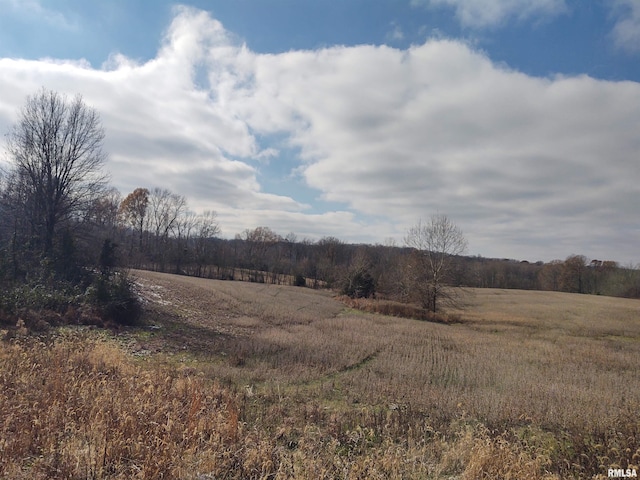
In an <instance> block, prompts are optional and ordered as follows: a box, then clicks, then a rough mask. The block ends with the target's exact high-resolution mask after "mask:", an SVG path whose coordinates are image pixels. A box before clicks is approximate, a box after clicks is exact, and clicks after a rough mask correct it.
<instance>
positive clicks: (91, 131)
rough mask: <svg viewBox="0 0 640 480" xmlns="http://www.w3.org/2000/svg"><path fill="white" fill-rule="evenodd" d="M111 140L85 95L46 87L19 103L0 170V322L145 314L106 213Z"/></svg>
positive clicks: (126, 318) (124, 319) (119, 319)
mask: <svg viewBox="0 0 640 480" xmlns="http://www.w3.org/2000/svg"><path fill="white" fill-rule="evenodd" d="M103 139H104V132H103V130H102V127H101V124H100V119H99V116H98V114H97V112H96V111H95V110H93V109H91V108H90V107H88V106H87V105H85V104H84V102H83V101H82V98H81V97H79V96H77V97H75V98H74V99H72V100H69V99H67V98H66V97H65V96H63V95H60V94H58V93H56V92H53V91H49V90H46V89H42V90H41V91H40V92H38V93H37V94H35V95H33V96H31V97H29V98H28V99H27V101H26V103H25V106H24V107H23V109H22V110H21V111H20V113H19V116H18V121H17V123H16V124H15V125H14V126H13V128H12V129H11V131H10V132H9V134H8V136H7V154H8V159H9V162H10V163H9V167H8V168H7V169H6V170H5V171H3V172H0V173H2V177H1V181H0V292H1V293H0V321H3V322H4V323H17V322H18V321H20V322H22V323H23V324H24V323H25V322H27V323H29V322H30V321H31V320H30V319H34V322H36V323H38V324H39V326H40V327H43V326H44V324H45V323H47V322H46V321H45V320H43V319H44V318H48V319H50V320H51V321H54V323H64V322H68V321H72V322H83V323H84V322H90V323H102V322H104V321H108V322H116V323H132V322H135V320H136V319H137V316H138V314H139V306H138V304H137V298H136V296H135V293H134V292H133V290H132V284H131V282H130V281H129V280H128V279H127V277H126V275H124V274H123V273H121V272H119V271H117V269H116V268H115V267H116V266H117V263H118V262H117V248H118V247H117V244H116V243H115V242H114V241H113V239H111V238H110V234H111V232H110V230H109V229H108V228H106V227H107V226H106V225H105V223H104V222H103V221H101V217H102V216H103V214H104V211H103V209H102V208H101V206H102V204H103V203H104V197H105V194H106V193H107V187H106V177H105V175H104V174H103V173H102V167H103V163H104V159H105V154H104V152H103V151H102V142H103ZM34 312H36V313H38V315H33V313H34ZM27 326H28V327H33V326H34V325H27Z"/></svg>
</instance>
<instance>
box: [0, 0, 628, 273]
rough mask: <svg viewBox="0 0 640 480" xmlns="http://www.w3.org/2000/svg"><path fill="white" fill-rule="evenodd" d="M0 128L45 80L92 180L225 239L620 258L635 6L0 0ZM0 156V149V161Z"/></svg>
mask: <svg viewBox="0 0 640 480" xmlns="http://www.w3.org/2000/svg"><path fill="white" fill-rule="evenodd" d="M0 12H1V13H0V131H2V132H6V131H7V130H8V129H9V127H10V125H11V124H12V123H13V122H14V121H15V118H16V114H17V111H18V110H19V108H20V106H21V105H22V104H23V103H24V100H25V98H26V96H27V95H30V94H32V93H34V92H35V91H37V90H38V89H39V88H40V87H42V86H45V87H47V88H51V89H54V90H58V91H61V92H63V93H67V94H69V95H73V94H75V93H80V94H82V95H83V98H84V99H85V101H86V102H87V103H88V104H90V105H92V106H94V107H96V108H97V109H98V111H99V112H100V114H101V116H102V119H103V124H104V126H105V130H106V134H107V141H106V147H107V150H108V153H109V162H108V169H109V172H110V173H111V176H112V183H113V184H114V186H116V187H117V188H118V189H119V190H120V191H121V192H122V194H123V195H126V194H127V193H129V192H130V191H131V190H133V189H134V188H136V187H138V186H146V187H149V188H153V187H155V186H160V187H165V188H169V189H170V190H172V191H174V192H175V193H179V194H181V195H184V196H185V197H186V198H187V200H188V202H189V205H190V206H191V208H193V209H194V210H199V211H203V210H206V209H214V210H216V211H217V212H218V217H219V220H220V225H221V228H222V231H223V234H224V235H225V236H229V237H231V236H233V235H234V234H235V233H238V232H240V231H242V230H243V229H245V228H253V227H256V226H259V225H267V226H270V227H271V228H272V229H274V230H275V231H277V232H278V233H281V234H282V235H286V234H287V233H288V232H294V233H296V234H297V235H298V237H300V238H303V237H308V238H311V239H317V238H320V237H322V236H325V235H331V236H336V237H338V238H341V239H343V240H345V241H352V242H371V243H382V242H384V241H387V240H388V239H391V238H392V239H395V240H396V241H397V242H398V243H399V244H402V239H403V236H404V235H405V232H406V230H407V229H408V228H409V227H410V226H411V225H413V224H415V223H416V222H417V221H418V220H419V219H420V218H426V217H428V216H429V215H431V214H434V213H445V214H447V215H449V216H450V217H451V218H452V219H453V220H454V221H455V222H456V223H458V224H459V226H460V227H461V228H462V229H463V231H464V232H465V233H466V235H467V238H468V240H469V252H468V253H469V254H474V255H475V254H479V255H483V256H489V257H509V258H517V259H527V260H533V261H535V260H545V261H546V260H551V259H555V258H565V257H566V256H568V255H570V254H574V253H579V254H584V255H586V256H588V257H590V258H598V259H613V260H617V261H620V262H622V263H629V262H631V263H638V262H640V250H639V248H638V245H640V209H638V208H637V205H638V201H639V200H640V198H639V197H640V187H638V185H640V167H639V163H638V162H639V160H640V158H639V157H638V152H640V148H639V147H640V135H639V133H640V83H639V82H640V2H638V1H636V0H606V1H605V0H394V1H392V0H386V1H385V0H344V1H333V0H322V1H320V0H317V1H311V0H273V1H266V0H234V1H229V0H224V1H223V0H211V1H191V2H184V3H182V4H177V3H172V2H167V1H154V2H150V1H148V2H144V1H131V0H129V1H126V0H114V1H108V2H107V1H95V2H85V1H80V0H66V1H65V0H59V1H53V0H51V1H46V0H22V1H18V0H0ZM4 161H6V158H5V159H4Z"/></svg>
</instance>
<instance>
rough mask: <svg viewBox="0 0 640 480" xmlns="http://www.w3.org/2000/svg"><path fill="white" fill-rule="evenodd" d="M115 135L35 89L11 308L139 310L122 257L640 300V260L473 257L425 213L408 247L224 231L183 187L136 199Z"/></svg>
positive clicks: (418, 291) (9, 264) (376, 292)
mask: <svg viewBox="0 0 640 480" xmlns="http://www.w3.org/2000/svg"><path fill="white" fill-rule="evenodd" d="M103 141H104V131H103V129H102V126H101V124H100V119H99V115H98V113H97V112H96V111H95V110H93V109H92V108H90V107H88V106H87V105H86V104H85V103H84V102H83V101H82V98H81V97H79V96H76V97H74V98H73V99H68V98H67V97H65V96H63V95H60V94H58V93H56V92H53V91H49V90H46V89H42V90H41V91H40V92H38V93H37V94H35V95H33V96H31V97H29V98H28V99H27V102H26V104H25V106H24V107H23V109H22V110H21V111H20V113H19V117H18V121H17V123H16V124H15V125H14V126H13V128H12V129H11V131H10V132H9V134H8V136H7V154H8V159H9V168H7V169H5V170H4V171H3V172H2V176H1V178H0V287H1V288H2V292H3V293H2V294H1V295H0V310H5V311H10V312H14V313H15V311H17V309H18V308H19V305H20V304H21V303H20V301H19V298H22V299H23V301H22V304H24V303H25V302H24V298H31V299H33V298H37V299H38V302H39V303H38V304H39V305H48V306H52V308H58V309H59V310H63V309H64V308H66V307H65V305H68V303H69V302H70V301H71V300H70V299H75V300H74V301H75V302H76V303H77V302H78V299H81V300H82V301H87V302H88V303H89V304H91V305H94V306H96V308H101V309H102V310H103V313H104V311H106V315H107V316H111V317H119V318H121V317H123V316H124V317H125V318H129V316H130V317H131V318H134V317H135V316H136V315H137V312H136V308H135V295H134V292H133V290H132V285H131V282H130V281H129V279H128V278H127V277H126V275H125V274H124V273H123V271H119V270H118V268H119V267H125V268H128V267H134V268H144V269H152V270H157V271H163V272H171V273H178V274H184V275H195V276H200V277H206V278H217V279H228V280H244V281H253V282H263V283H274V284H288V285H297V286H306V287H313V288H320V287H328V288H334V289H337V290H339V291H341V292H342V293H343V294H345V295H349V296H351V297H372V296H377V297H380V298H385V299H389V300H395V301H399V302H409V303H415V304H419V305H420V306H421V307H422V308H424V309H427V310H429V311H434V312H435V311H436V310H438V309H440V308H442V307H446V306H448V305H451V304H455V302H456V301H457V299H456V295H455V292H456V291H458V290H456V289H453V288H452V287H465V286H466V287H485V288H519V289H540V290H556V291H566V292H575V293H590V294H603V295H615V296H625V297H633V298H640V272H639V271H638V269H637V268H631V267H622V266H620V265H618V264H617V263H615V262H612V261H600V260H589V259H587V258H586V257H584V256H581V255H572V256H570V257H568V258H567V259H565V260H563V261H554V262H549V263H542V262H537V263H529V262H518V261H513V260H506V259H486V258H481V257H469V256H465V253H466V240H465V238H464V235H463V234H462V232H461V231H460V229H459V228H458V227H457V226H456V225H455V224H454V223H453V222H452V221H451V220H450V219H449V218H447V217H446V216H444V215H434V216H431V217H429V218H428V219H427V220H425V221H424V222H423V221H419V222H418V223H417V224H416V225H415V226H413V227H411V228H410V229H409V230H408V232H407V236H406V237H405V239H404V242H403V244H402V245H397V244H395V243H394V242H391V241H390V242H388V243H387V244H385V245H363V244H348V243H345V242H343V241H341V240H340V239H338V238H336V237H331V236H327V237H323V238H321V239H319V240H317V241H314V240H310V239H306V238H303V239H299V238H298V237H297V235H296V234H295V233H293V232H290V233H287V234H285V235H284V236H283V235H281V234H279V233H277V232H275V231H273V230H272V229H271V228H269V227H268V226H257V227H255V228H253V229H247V230H244V231H243V232H240V233H238V234H237V235H235V237H234V238H232V239H225V238H220V231H221V230H220V225H219V223H218V220H217V217H216V213H215V212H213V211H207V212H203V213H195V212H193V211H192V210H191V209H189V206H188V203H187V201H186V199H185V198H184V197H183V196H181V195H178V194H175V193H173V192H171V191H170V190H168V189H166V188H161V187H155V188H147V187H144V186H141V187H139V188H136V189H134V190H133V191H132V192H129V193H127V194H126V195H123V194H121V193H120V192H119V191H118V190H116V189H115V188H113V187H111V186H109V184H108V178H107V176H106V175H105V174H104V173H103V167H104V163H105V159H106V154H105V153H104V151H103ZM60 292H63V294H62V295H61V293H60ZM56 299H58V300H56ZM34 301H35V300H34ZM56 302H58V303H56ZM65 302H66V303H65ZM27 303H28V302H27ZM36 303H37V302H36ZM0 313H1V312H0Z"/></svg>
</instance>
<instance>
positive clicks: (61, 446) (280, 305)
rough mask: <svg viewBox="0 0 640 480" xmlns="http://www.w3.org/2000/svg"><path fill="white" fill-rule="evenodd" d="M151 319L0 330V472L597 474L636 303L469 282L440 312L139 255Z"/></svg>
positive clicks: (634, 423)
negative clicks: (178, 269) (454, 304)
mask: <svg viewBox="0 0 640 480" xmlns="http://www.w3.org/2000/svg"><path fill="white" fill-rule="evenodd" d="M135 274H136V275H137V276H138V278H139V280H138V283H139V286H140V289H141V292H142V293H143V296H144V297H145V299H146V314H145V322H146V325H145V326H143V327H138V328H132V329H127V330H121V331H119V332H114V333H112V334H106V333H100V332H99V331H97V330H92V331H80V332H79V331H75V330H74V331H72V330H62V331H60V332H58V333H57V334H55V335H52V336H51V335H50V336H48V337H46V338H44V339H33V338H32V339H24V340H18V341H14V342H11V343H6V342H5V343H3V344H2V345H0V348H1V350H0V364H1V365H0V366H1V370H0V409H1V417H0V421H1V422H2V423H0V478H74V479H75V478H78V479H80V478H82V479H84V478H147V479H152V478H185V479H186V478H193V479H202V480H204V479H214V478H215V479H219V478H274V479H275V478H305V479H307V478H308V479H316V478H327V479H329V478H353V479H356V478H362V479H365V478H367V479H368V478H380V479H383V478H384V479H386V478H398V479H405V478H407V479H412V478H415V479H423V478H433V479H445V478H447V479H451V478H462V479H475V478H495V479H499V478H500V479H507V478H512V479H516V478H527V479H528V478H531V479H536V478H538V479H541V478H598V477H599V478H606V476H607V469H608V468H627V467H635V468H638V464H639V463H640V415H639V414H638V412H640V301H637V300H625V299H618V298H608V297H597V296H585V295H572V294H562V293H553V292H525V291H516V290H473V291H471V292H470V293H469V295H468V297H467V298H466V303H467V306H466V308H465V309H464V310H461V311H459V312H452V313H453V314H455V317H456V318H457V319H459V321H457V322H456V323H453V324H450V325H445V324H437V323H430V322H424V321H418V320H411V319H404V318H397V317H390V316H383V315H375V314H370V313H365V312H362V311H360V310H353V309H350V308H348V307H346V306H345V305H344V304H342V303H340V302H338V301H336V300H335V299H334V298H332V296H331V294H330V293H329V292H324V291H314V290H309V289H303V288H296V287H286V286H276V285H264V284H249V283H241V282H224V281H215V280H203V279H196V278H190V277H175V276H170V275H164V274H158V273H150V272H135Z"/></svg>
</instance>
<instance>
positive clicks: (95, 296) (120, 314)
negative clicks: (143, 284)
mask: <svg viewBox="0 0 640 480" xmlns="http://www.w3.org/2000/svg"><path fill="white" fill-rule="evenodd" d="M86 297H87V299H88V301H89V304H91V305H93V306H95V307H97V308H98V310H99V312H100V314H101V316H102V317H103V318H104V319H105V320H110V321H113V322H115V323H117V324H119V325H134V324H135V323H136V322H137V321H138V320H139V319H140V316H141V315H142V308H141V305H140V301H139V299H138V295H137V294H136V292H135V290H134V287H133V282H132V281H131V280H130V279H129V277H128V275H127V274H125V273H124V272H116V273H114V274H113V275H111V276H106V275H100V276H98V277H97V278H96V280H95V281H94V283H93V284H92V285H91V287H89V289H87V292H86Z"/></svg>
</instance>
